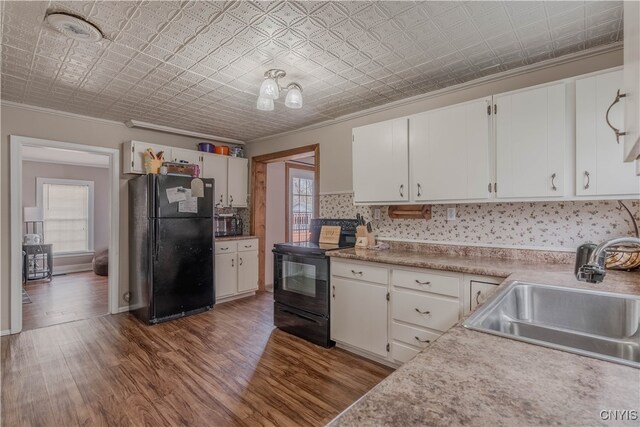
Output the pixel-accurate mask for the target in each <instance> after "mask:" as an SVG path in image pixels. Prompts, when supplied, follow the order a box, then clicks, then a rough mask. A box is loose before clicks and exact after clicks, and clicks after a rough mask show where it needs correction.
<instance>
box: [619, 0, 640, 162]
mask: <svg viewBox="0 0 640 427" xmlns="http://www.w3.org/2000/svg"><path fill="white" fill-rule="evenodd" d="M621 92H624V93H625V94H626V97H625V105H624V109H625V116H624V117H625V123H624V125H625V126H624V129H621V130H620V131H621V132H626V135H625V136H624V137H621V138H620V139H621V140H624V160H625V161H627V162H633V161H634V160H635V159H637V158H638V157H640V3H639V2H637V1H625V2H624V91H621ZM638 171H640V166H639V167H638Z"/></svg>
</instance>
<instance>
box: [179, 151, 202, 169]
mask: <svg viewBox="0 0 640 427" xmlns="http://www.w3.org/2000/svg"><path fill="white" fill-rule="evenodd" d="M171 161H173V162H176V163H184V162H186V163H191V164H194V165H198V166H200V169H201V170H202V153H201V152H200V151H195V150H185V149H182V148H174V149H172V150H171Z"/></svg>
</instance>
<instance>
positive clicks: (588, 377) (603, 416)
mask: <svg viewBox="0 0 640 427" xmlns="http://www.w3.org/2000/svg"><path fill="white" fill-rule="evenodd" d="M411 252H413V251H402V250H400V251H394V250H391V251H380V252H377V251H368V250H361V249H359V250H355V249H347V250H342V251H335V252H332V253H331V256H335V257H342V258H348V259H359V260H365V261H377V262H384V263H388V264H396V265H405V266H413V267H423V268H433V269H442V270H449V271H460V272H465V273H473V274H487V275H496V276H501V277H507V279H506V280H505V281H504V282H503V283H502V284H501V285H500V286H501V288H502V287H504V286H506V284H507V283H509V282H511V281H512V280H519V281H525V282H536V283H543V284H550V285H556V286H568V287H578V288H586V289H596V290H604V291H612V292H621V293H628V294H634V295H638V294H640V273H638V272H633V273H628V272H615V271H610V272H608V273H607V276H606V278H605V281H604V282H603V283H600V284H588V283H584V282H578V281H577V280H576V279H575V278H574V276H573V266H572V265H570V264H567V263H565V264H548V263H545V262H544V261H540V260H532V261H530V262H525V261H522V260H508V259H507V260H500V259H495V258H491V257H489V258H483V257H473V256H463V257H461V256H455V255H444V254H436V255H433V256H432V255H428V254H424V253H411ZM358 253H359V254H358ZM542 256H543V257H544V256H545V255H542ZM499 291H500V289H498V290H497V292H499ZM463 321H464V319H463V320H461V321H460V322H459V323H458V324H457V325H455V326H454V327H452V328H451V329H450V330H449V331H447V332H446V333H444V334H443V335H441V336H440V337H439V338H438V339H437V340H435V341H434V342H433V343H432V344H431V345H429V346H428V347H427V348H425V349H424V350H423V351H422V352H421V353H419V354H418V355H417V356H416V357H415V358H414V359H412V360H411V361H409V362H407V363H406V364H404V365H403V366H401V367H400V368H399V369H398V370H396V371H395V372H394V373H393V374H391V375H390V376H389V377H387V378H386V379H385V380H383V381H382V382H381V383H380V384H378V385H377V386H376V387H374V388H373V389H372V390H371V391H369V393H367V394H366V395H364V396H363V397H362V398H361V399H360V400H358V401H357V402H356V403H354V404H353V405H352V406H351V407H349V408H347V410H345V411H344V412H343V413H342V414H341V415H339V416H338V417H336V418H335V419H334V420H333V421H332V422H331V423H330V425H331V426H373V425H375V426H409V425H462V424H464V425H482V426H486V425H492V426H495V425H509V426H513V425H518V426H524V425H550V424H556V425H581V426H584V425H607V424H611V425H635V426H637V425H638V424H639V422H640V421H638V420H639V419H640V418H638V417H640V369H635V368H632V367H629V366H623V365H620V364H616V363H611V362H606V361H602V360H598V359H593V358H589V357H584V356H579V355H576V354H572V353H567V352H563V351H559V350H553V349H550V348H546V347H541V346H536V345H532V344H527V343H524V342H520V341H515V340H511V339H507V338H502V337H498V336H494V335H490V334H485V333H482V332H478V331H473V330H470V329H466V328H464V327H463V326H462V323H463ZM623 410H631V411H636V412H635V414H636V415H635V417H636V418H635V420H634V419H629V417H628V415H627V418H626V419H625V420H617V421H616V420H615V419H614V416H615V412H613V411H623ZM601 411H611V412H601ZM618 417H620V413H618Z"/></svg>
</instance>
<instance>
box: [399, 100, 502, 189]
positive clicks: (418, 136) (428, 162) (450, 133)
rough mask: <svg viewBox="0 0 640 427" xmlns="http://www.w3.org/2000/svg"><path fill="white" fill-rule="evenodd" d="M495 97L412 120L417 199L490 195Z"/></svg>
mask: <svg viewBox="0 0 640 427" xmlns="http://www.w3.org/2000/svg"><path fill="white" fill-rule="evenodd" d="M490 103H491V98H486V99H481V100H477V101H473V102H469V103H464V104H458V105H454V106H451V107H447V108H441V109H438V110H434V111H429V112H427V113H423V114H418V115H416V116H412V117H411V118H409V142H410V150H409V151H410V158H411V166H412V168H411V174H412V178H413V180H412V186H411V194H412V199H413V200H414V201H431V200H467V199H469V200H471V199H475V200H482V199H487V198H489V196H490V193H489V189H488V188H489V183H490V182H491V178H490V175H489V171H490V170H491V165H490V145H489V143H490V121H491V116H490V115H489V114H488V113H487V107H489V106H490Z"/></svg>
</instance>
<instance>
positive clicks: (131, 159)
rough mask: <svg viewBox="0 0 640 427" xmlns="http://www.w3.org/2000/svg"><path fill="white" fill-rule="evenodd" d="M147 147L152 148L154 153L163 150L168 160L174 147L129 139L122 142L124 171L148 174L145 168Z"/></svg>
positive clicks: (165, 158)
mask: <svg viewBox="0 0 640 427" xmlns="http://www.w3.org/2000/svg"><path fill="white" fill-rule="evenodd" d="M147 148H151V149H152V150H153V153H154V154H158V153H159V152H161V151H162V152H163V154H162V156H163V158H164V160H165V161H166V162H168V161H171V159H172V148H171V147H166V146H164V145H158V144H150V143H148V142H142V141H129V142H125V143H123V144H122V173H138V174H146V173H147V171H145V169H144V156H145V153H146V151H147Z"/></svg>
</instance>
